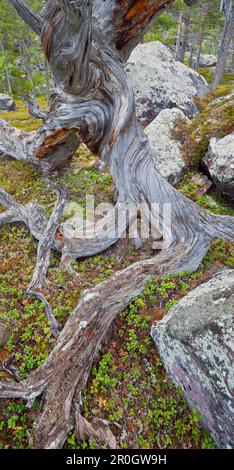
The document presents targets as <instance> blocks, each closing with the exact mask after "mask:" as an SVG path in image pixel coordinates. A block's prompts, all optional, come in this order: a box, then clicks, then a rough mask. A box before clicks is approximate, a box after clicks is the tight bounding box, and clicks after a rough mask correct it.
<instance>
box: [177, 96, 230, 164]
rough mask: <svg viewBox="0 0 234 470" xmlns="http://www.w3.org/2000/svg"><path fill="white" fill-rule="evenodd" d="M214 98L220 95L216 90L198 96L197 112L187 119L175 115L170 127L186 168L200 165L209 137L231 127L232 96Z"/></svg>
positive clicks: (226, 133) (222, 133)
mask: <svg viewBox="0 0 234 470" xmlns="http://www.w3.org/2000/svg"><path fill="white" fill-rule="evenodd" d="M222 93H223V92H222ZM221 96H222V97H223V94H222V95H221ZM217 98H220V95H219V92H218V90H217V91H216V92H215V93H209V94H208V95H207V96H206V97H205V99H204V100H203V101H201V100H199V105H200V109H201V111H200V113H198V114H197V115H196V116H195V117H194V118H193V119H192V120H191V121H190V122H188V121H184V120H181V119H178V120H177V123H176V126H175V129H174V130H173V131H172V137H173V138H174V139H175V140H178V141H180V142H181V143H182V153H183V156H184V159H185V161H186V163H187V168H195V167H197V166H198V165H199V163H200V162H201V161H202V159H203V157H204V156H205V154H206V152H207V150H208V147H209V142H210V140H211V138H212V137H219V138H222V137H225V136H226V135H228V134H230V133H231V132H233V130H234V98H233V97H230V96H227V97H223V98H222V100H221V101H216V100H217Z"/></svg>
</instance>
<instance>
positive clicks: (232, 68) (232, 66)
mask: <svg viewBox="0 0 234 470" xmlns="http://www.w3.org/2000/svg"><path fill="white" fill-rule="evenodd" d="M231 71H232V73H234V39H233V41H232V63H231Z"/></svg>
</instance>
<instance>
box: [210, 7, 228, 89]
mask: <svg viewBox="0 0 234 470" xmlns="http://www.w3.org/2000/svg"><path fill="white" fill-rule="evenodd" d="M223 9H224V14H225V23H224V28H223V32H222V37H221V44H220V48H219V53H218V60H217V65H216V70H215V76H214V80H213V82H212V85H211V88H212V90H215V88H217V86H218V84H219V83H220V82H221V81H222V79H223V76H224V72H225V66H226V62H227V56H228V51H229V47H230V43H231V39H232V35H233V27H234V11H233V6H232V0H226V2H225V4H224V5H223Z"/></svg>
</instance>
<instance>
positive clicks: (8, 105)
mask: <svg viewBox="0 0 234 470" xmlns="http://www.w3.org/2000/svg"><path fill="white" fill-rule="evenodd" d="M0 109H3V110H4V111H14V110H15V102H14V100H13V99H12V98H11V96H9V95H8V94H7V93H0Z"/></svg>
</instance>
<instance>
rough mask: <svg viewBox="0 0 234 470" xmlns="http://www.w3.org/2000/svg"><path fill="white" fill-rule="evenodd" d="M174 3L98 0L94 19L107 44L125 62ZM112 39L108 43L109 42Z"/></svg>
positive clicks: (169, 1) (147, 0) (162, 1)
mask: <svg viewBox="0 0 234 470" xmlns="http://www.w3.org/2000/svg"><path fill="white" fill-rule="evenodd" d="M173 1H174V0H160V1H158V0H114V1H113V0H107V1H106V2H103V1H102V0H98V1H97V3H96V4H95V7H94V17H95V21H96V22H97V24H98V27H99V29H100V30H101V31H102V32H103V31H104V32H105V38H106V39H107V42H109V43H110V41H111V42H112V44H113V43H114V45H115V47H116V49H117V50H118V51H119V52H120V53H121V55H122V57H123V58H124V59H125V60H126V59H127V58H128V57H129V55H130V53H131V51H132V50H133V49H134V47H135V46H136V45H137V44H138V42H139V41H140V40H141V39H142V37H143V35H144V34H145V32H146V31H147V29H148V28H149V26H150V24H151V23H152V21H153V20H154V19H155V17H156V16H157V15H159V14H160V13H162V12H163V11H164V9H165V8H167V7H169V6H170V5H171V4H172V3H173ZM108 38H109V39H108Z"/></svg>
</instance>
